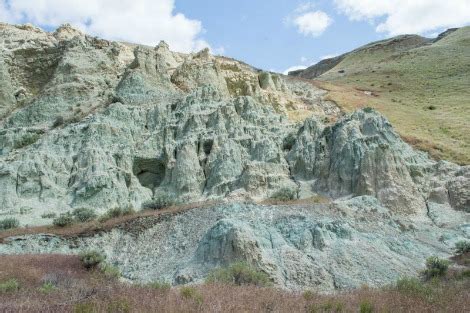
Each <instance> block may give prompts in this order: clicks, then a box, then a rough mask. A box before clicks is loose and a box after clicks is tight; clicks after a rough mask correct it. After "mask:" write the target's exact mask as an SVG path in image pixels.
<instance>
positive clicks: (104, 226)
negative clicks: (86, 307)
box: [0, 201, 218, 243]
mask: <svg viewBox="0 0 470 313" xmlns="http://www.w3.org/2000/svg"><path fill="white" fill-rule="evenodd" d="M217 203H218V202H216V201H206V202H198V203H190V204H185V205H178V206H171V207H168V208H165V209H163V210H146V211H139V212H137V213H134V214H130V215H124V216H120V217H116V218H111V219H109V220H106V221H102V222H100V221H91V222H88V223H78V224H73V225H70V226H68V227H57V226H38V227H26V228H16V229H11V230H7V231H2V232H0V243H3V242H4V240H5V239H7V238H9V237H14V236H22V235H36V234H51V235H58V236H63V237H65V238H69V237H76V236H89V235H92V234H95V233H99V232H103V231H109V230H111V229H113V228H115V227H118V226H120V225H125V224H126V223H131V222H132V221H135V220H138V219H141V218H146V217H152V216H154V217H159V216H168V215H173V214H179V213H181V212H185V211H188V210H192V209H195V208H205V207H211V206H214V205H215V204H217Z"/></svg>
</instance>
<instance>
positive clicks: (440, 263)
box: [423, 256, 450, 279]
mask: <svg viewBox="0 0 470 313" xmlns="http://www.w3.org/2000/svg"><path fill="white" fill-rule="evenodd" d="M449 265H450V262H449V261H448V260H443V259H440V258H438V257H437V256H432V257H429V258H428V259H427V260H426V269H425V270H424V271H423V275H424V278H425V279H430V278H434V277H442V276H444V275H445V274H446V273H447V269H448V268H449Z"/></svg>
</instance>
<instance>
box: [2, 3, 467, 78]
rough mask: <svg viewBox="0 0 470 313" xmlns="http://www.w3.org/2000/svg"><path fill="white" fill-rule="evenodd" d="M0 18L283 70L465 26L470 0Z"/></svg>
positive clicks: (50, 9) (138, 6)
mask: <svg viewBox="0 0 470 313" xmlns="http://www.w3.org/2000/svg"><path fill="white" fill-rule="evenodd" d="M0 21H2V22H8V23H16V24H17V23H32V24H34V25H36V26H40V27H42V28H44V29H46V30H53V29H55V28H56V27H58V26H59V25H60V24H63V23H70V24H72V25H73V26H75V27H77V28H80V29H82V30H83V31H84V32H87V33H89V34H92V35H96V36H100V37H103V38H106V39H114V40H124V41H130V42H136V43H142V44H148V45H155V44H157V43H158V42H159V41H160V40H162V39H163V40H165V41H167V42H168V43H169V44H170V47H171V48H172V49H173V50H176V51H182V52H191V51H197V50H200V49H202V48H203V47H210V48H211V50H212V51H213V52H214V53H218V54H223V55H226V56H230V57H233V58H236V59H239V60H242V61H244V62H246V63H249V64H251V65H254V66H256V67H259V68H262V69H266V70H274V71H279V72H283V71H285V70H286V69H288V68H295V67H300V66H304V67H305V66H308V65H310V64H312V63H316V62H318V61H319V60H321V59H322V58H324V57H326V56H334V55H338V54H341V53H344V52H347V51H350V50H352V49H354V48H357V47H359V46H361V45H363V44H366V43H369V42H371V41H375V40H380V39H383V38H387V37H391V36H394V35H398V34H404V33H418V34H421V35H426V36H435V35H436V34H437V33H439V32H441V31H443V30H445V29H446V28H449V27H460V26H464V25H469V24H470V0H447V1H443V0H413V1H411V0H331V1H327V0H315V1H301V0H291V1H288V0H236V1H235V0H223V1H222V0H197V1H195V0H119V1H117V0H34V1H31V0H0Z"/></svg>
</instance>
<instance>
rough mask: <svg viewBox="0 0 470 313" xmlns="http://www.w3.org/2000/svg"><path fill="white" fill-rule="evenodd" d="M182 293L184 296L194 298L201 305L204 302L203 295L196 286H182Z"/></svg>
mask: <svg viewBox="0 0 470 313" xmlns="http://www.w3.org/2000/svg"><path fill="white" fill-rule="evenodd" d="M180 293H181V296H182V297H183V298H185V299H192V300H194V301H196V303H198V304H199V305H201V304H202V302H203V298H202V295H201V294H200V293H199V291H197V289H196V288H194V287H189V286H185V287H181V290H180Z"/></svg>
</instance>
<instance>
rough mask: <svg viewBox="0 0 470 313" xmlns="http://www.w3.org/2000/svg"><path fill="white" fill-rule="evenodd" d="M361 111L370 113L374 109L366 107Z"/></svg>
mask: <svg viewBox="0 0 470 313" xmlns="http://www.w3.org/2000/svg"><path fill="white" fill-rule="evenodd" d="M363 111H364V112H366V113H372V112H374V109H373V108H371V107H366V108H364V110H363Z"/></svg>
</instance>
